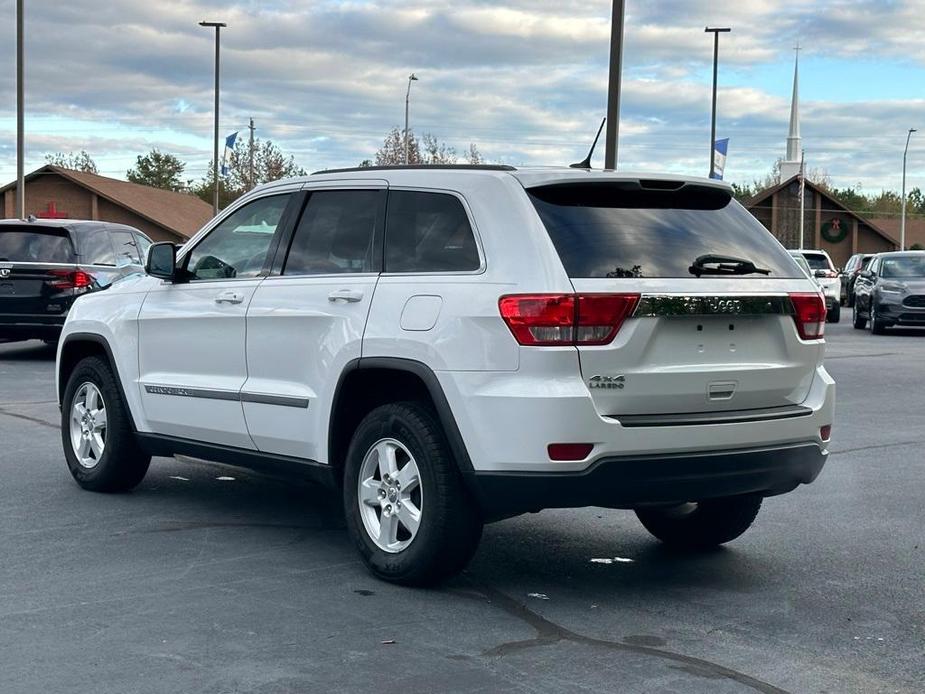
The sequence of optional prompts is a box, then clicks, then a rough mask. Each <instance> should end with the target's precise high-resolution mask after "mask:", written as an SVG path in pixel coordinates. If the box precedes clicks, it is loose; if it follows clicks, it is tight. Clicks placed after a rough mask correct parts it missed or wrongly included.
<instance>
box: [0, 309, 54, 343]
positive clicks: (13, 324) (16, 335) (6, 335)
mask: <svg viewBox="0 0 925 694" xmlns="http://www.w3.org/2000/svg"><path fill="white" fill-rule="evenodd" d="M66 319H67V314H66V313H65V314H62V315H55V316H31V315H15V314H14V315H10V314H7V315H0V340H56V339H58V337H59V336H60V335H61V328H62V327H64V321H65V320H66Z"/></svg>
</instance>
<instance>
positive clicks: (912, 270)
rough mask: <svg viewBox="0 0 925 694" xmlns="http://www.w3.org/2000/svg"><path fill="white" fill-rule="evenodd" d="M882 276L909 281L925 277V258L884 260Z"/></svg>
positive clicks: (910, 257)
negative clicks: (907, 279)
mask: <svg viewBox="0 0 925 694" xmlns="http://www.w3.org/2000/svg"><path fill="white" fill-rule="evenodd" d="M880 276H881V277H892V278H909V279H912V278H921V277H925V256H905V257H903V256H900V257H898V258H884V259H883V268H882V269H881V270H880Z"/></svg>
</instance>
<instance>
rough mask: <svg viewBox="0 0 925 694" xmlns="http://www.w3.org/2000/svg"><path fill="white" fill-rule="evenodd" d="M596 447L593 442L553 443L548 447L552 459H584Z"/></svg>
mask: <svg viewBox="0 0 925 694" xmlns="http://www.w3.org/2000/svg"><path fill="white" fill-rule="evenodd" d="M593 448H594V444H593V443H551V444H549V446H548V447H547V449H546V450H547V451H549V459H550V460H560V461H565V460H584V459H585V458H587V457H588V455H589V454H590V453H591V451H592V449H593Z"/></svg>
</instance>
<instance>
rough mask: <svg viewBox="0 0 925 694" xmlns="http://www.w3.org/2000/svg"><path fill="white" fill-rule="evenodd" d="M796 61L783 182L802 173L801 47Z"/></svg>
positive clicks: (797, 48)
mask: <svg viewBox="0 0 925 694" xmlns="http://www.w3.org/2000/svg"><path fill="white" fill-rule="evenodd" d="M794 50H795V51H796V61H795V62H794V66H793V101H791V102H790V133H789V134H788V135H787V156H786V157H784V160H783V161H782V162H781V165H780V176H781V180H782V181H786V180H787V179H788V178H790V177H792V176H795V175H796V174H798V173H800V160H801V159H802V154H801V151H800V150H801V143H802V140H801V138H800V45H799V44H797V46H796V48H795V49H794Z"/></svg>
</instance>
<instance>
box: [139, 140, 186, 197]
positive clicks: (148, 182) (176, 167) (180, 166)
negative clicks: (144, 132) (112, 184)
mask: <svg viewBox="0 0 925 694" xmlns="http://www.w3.org/2000/svg"><path fill="white" fill-rule="evenodd" d="M185 168H186V164H184V163H183V162H182V161H180V160H179V159H178V158H177V157H175V156H174V155H172V154H165V153H164V152H161V151H159V150H158V149H157V148H156V147H155V148H154V149H152V150H151V151H150V152H149V153H148V154H145V155H144V156H141V155H139V156H138V157H137V158H136V159H135V167H134V168H132V169H129V170H128V172H126V174H125V177H126V178H127V179H128V180H129V181H131V182H132V183H140V184H141V185H143V186H151V187H153V188H163V189H165V190H177V191H179V190H184V189H185V188H186V184H185V183H184V182H183V179H182V178H181V176H182V175H183V170H184V169H185Z"/></svg>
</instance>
